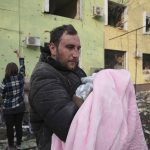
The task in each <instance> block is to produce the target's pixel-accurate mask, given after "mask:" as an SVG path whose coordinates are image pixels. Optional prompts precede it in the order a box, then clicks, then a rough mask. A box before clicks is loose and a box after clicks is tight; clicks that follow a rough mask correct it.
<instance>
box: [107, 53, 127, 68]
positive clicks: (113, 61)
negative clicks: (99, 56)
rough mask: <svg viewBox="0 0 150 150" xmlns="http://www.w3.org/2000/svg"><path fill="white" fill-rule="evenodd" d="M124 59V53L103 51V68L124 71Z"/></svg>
mask: <svg viewBox="0 0 150 150" xmlns="http://www.w3.org/2000/svg"><path fill="white" fill-rule="evenodd" d="M125 58H126V53H125V52H124V51H116V50H105V68H110V69H125V63H126V62H125V60H126V59H125Z"/></svg>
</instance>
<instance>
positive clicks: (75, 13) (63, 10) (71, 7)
mask: <svg viewBox="0 0 150 150" xmlns="http://www.w3.org/2000/svg"><path fill="white" fill-rule="evenodd" d="M81 1H82V0H45V4H44V13H49V14H53V15H57V16H63V17H68V18H77V19H80V18H81V12H80V8H81V7H80V5H81Z"/></svg>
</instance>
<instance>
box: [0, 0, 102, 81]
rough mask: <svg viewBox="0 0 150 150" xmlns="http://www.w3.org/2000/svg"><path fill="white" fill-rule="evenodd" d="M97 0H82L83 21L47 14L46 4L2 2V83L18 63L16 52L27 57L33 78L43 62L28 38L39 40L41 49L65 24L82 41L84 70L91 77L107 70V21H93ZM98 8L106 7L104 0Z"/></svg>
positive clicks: (28, 72) (35, 0)
mask: <svg viewBox="0 0 150 150" xmlns="http://www.w3.org/2000/svg"><path fill="white" fill-rule="evenodd" d="M94 4H95V1H94V0H90V1H89V2H88V3H87V2H86V1H84V0H82V19H70V18H65V17H61V16H55V15H50V14H44V13H43V5H44V0H32V1H30V0H13V1H10V0H5V1H4V0H0V20H1V22H0V45H1V46H0V79H2V78H3V76H4V72H5V66H6V64H7V63H9V62H12V61H13V62H16V63H17V64H18V60H17V58H16V55H15V54H14V52H13V51H14V50H16V49H20V51H21V53H22V54H23V55H24V56H25V63H26V75H27V76H30V75H31V73H32V70H33V68H34V66H35V64H36V62H37V61H38V59H39V55H40V50H39V47H36V48H35V47H27V46H26V45H25V42H24V40H25V37H26V36H37V37H40V39H41V45H44V42H48V41H49V32H47V31H50V30H51V29H53V28H54V27H57V26H59V25H62V24H72V25H74V27H75V28H76V29H77V31H78V33H79V36H80V40H81V46H82V48H81V57H80V66H81V67H82V68H83V69H84V70H85V71H86V73H87V74H90V73H91V68H101V67H103V65H104V64H103V62H104V57H103V55H104V54H103V52H104V51H103V27H104V25H103V22H104V21H103V17H100V18H94V17H93V6H94ZM96 4H97V5H100V6H103V1H102V0H97V3H96ZM19 33H20V34H19Z"/></svg>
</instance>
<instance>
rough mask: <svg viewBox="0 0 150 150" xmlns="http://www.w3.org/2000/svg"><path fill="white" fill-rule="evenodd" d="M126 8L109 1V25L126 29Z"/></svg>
mask: <svg viewBox="0 0 150 150" xmlns="http://www.w3.org/2000/svg"><path fill="white" fill-rule="evenodd" d="M126 10H127V9H126V6H125V5H123V4H119V3H116V2H113V1H110V0H108V25H110V26H113V27H120V28H121V29H126V28H125V25H126V13H127V12H126Z"/></svg>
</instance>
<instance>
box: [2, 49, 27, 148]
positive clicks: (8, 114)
mask: <svg viewBox="0 0 150 150" xmlns="http://www.w3.org/2000/svg"><path fill="white" fill-rule="evenodd" d="M15 53H16V54H17V57H18V58H19V64H20V69H18V66H17V65H16V64H15V63H13V62H11V63H8V64H7V66H6V69H5V77H4V79H3V81H2V83H1V84H0V95H1V97H2V101H3V103H2V107H3V114H4V119H5V123H6V128H7V139H8V147H7V148H6V150H16V149H20V147H21V141H22V120H23V115H24V111H25V104H24V76H25V65H24V58H21V57H20V54H19V52H18V51H15ZM14 127H15V133H16V143H14Z"/></svg>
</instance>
